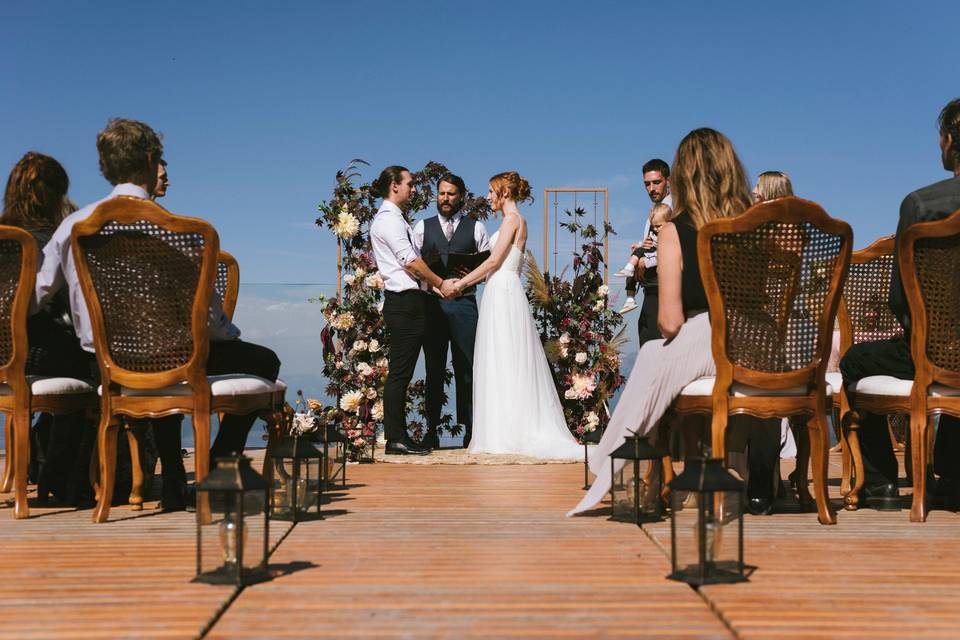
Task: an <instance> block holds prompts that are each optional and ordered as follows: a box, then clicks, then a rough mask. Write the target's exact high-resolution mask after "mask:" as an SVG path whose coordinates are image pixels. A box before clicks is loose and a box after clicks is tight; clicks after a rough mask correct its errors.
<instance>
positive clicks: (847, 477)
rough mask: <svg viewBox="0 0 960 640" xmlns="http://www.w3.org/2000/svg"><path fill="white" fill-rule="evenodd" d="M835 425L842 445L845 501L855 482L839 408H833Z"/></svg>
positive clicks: (841, 457) (842, 484) (842, 478)
mask: <svg viewBox="0 0 960 640" xmlns="http://www.w3.org/2000/svg"><path fill="white" fill-rule="evenodd" d="M833 424H834V425H835V427H836V432H837V441H838V442H839V443H840V465H841V476H840V494H841V495H843V497H844V499H846V497H847V495H848V494H849V493H850V485H851V483H852V481H853V477H852V475H851V472H852V469H853V460H852V459H851V458H850V445H849V444H847V436H846V434H845V433H844V432H843V427H842V426H841V425H840V408H839V407H834V408H833Z"/></svg>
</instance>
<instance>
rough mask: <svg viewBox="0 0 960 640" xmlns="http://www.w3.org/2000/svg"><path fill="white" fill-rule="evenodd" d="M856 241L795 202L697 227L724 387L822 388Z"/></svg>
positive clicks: (813, 208)
mask: <svg viewBox="0 0 960 640" xmlns="http://www.w3.org/2000/svg"><path fill="white" fill-rule="evenodd" d="M852 237H853V234H852V231H851V230H850V225H848V224H847V223H846V222H843V221H841V220H836V219H834V218H831V217H830V216H829V215H827V213H826V212H825V211H824V210H823V209H822V208H821V207H820V206H819V205H817V204H816V203H814V202H809V201H807V200H801V199H800V198H794V197H789V198H779V199H777V200H773V201H770V202H764V203H761V204H757V205H755V206H753V207H751V208H750V209H748V210H747V211H746V212H744V213H743V214H742V215H739V216H735V217H732V218H722V219H719V220H714V221H712V222H709V223H708V224H706V225H704V227H703V228H702V229H700V231H699V233H698V234H697V254H698V257H699V260H700V271H701V275H702V277H703V284H704V287H705V289H706V291H707V300H708V303H709V306H710V323H711V327H712V332H713V334H712V343H713V354H714V360H715V361H716V365H717V384H718V385H719V386H721V387H723V386H724V385H725V384H726V385H728V384H729V383H731V382H733V381H734V380H736V381H738V382H743V383H745V384H748V385H752V386H758V387H765V388H771V389H782V388H786V387H792V386H798V385H803V384H807V385H814V384H820V383H821V382H822V381H823V377H824V374H825V373H826V366H827V361H828V359H829V355H830V347H831V343H832V338H833V325H834V320H835V318H836V313H837V305H838V304H839V300H840V291H841V287H842V286H843V280H844V276H845V271H846V268H847V265H848V264H849V262H850V252H851V247H850V245H851V241H852Z"/></svg>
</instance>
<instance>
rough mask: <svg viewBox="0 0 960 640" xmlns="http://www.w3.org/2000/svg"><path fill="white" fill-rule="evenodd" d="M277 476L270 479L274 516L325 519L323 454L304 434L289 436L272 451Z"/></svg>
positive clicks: (296, 519) (298, 519)
mask: <svg viewBox="0 0 960 640" xmlns="http://www.w3.org/2000/svg"><path fill="white" fill-rule="evenodd" d="M270 456H271V458H273V479H272V481H271V482H270V509H271V513H270V517H271V518H273V519H274V520H288V521H290V522H302V521H304V520H321V519H323V516H322V515H320V498H321V496H322V493H323V475H322V474H323V471H322V470H321V468H320V467H321V465H322V464H323V463H324V462H325V461H324V459H323V454H321V453H320V451H319V450H318V449H317V448H316V447H315V446H313V445H312V444H311V443H310V442H308V441H307V440H305V439H304V438H303V437H301V436H288V437H286V438H284V439H283V440H281V441H280V443H279V444H278V445H277V446H276V447H275V448H274V450H273V451H271V452H270Z"/></svg>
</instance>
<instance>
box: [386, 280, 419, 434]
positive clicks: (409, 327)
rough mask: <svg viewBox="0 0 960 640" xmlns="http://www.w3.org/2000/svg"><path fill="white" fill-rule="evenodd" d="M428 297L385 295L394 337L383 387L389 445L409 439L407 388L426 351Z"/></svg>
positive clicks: (415, 293) (416, 292)
mask: <svg viewBox="0 0 960 640" xmlns="http://www.w3.org/2000/svg"><path fill="white" fill-rule="evenodd" d="M426 306H427V305H426V294H425V293H424V292H422V291H420V290H419V289H408V290H407V291H401V292H399V293H397V292H394V291H387V292H386V293H385V294H384V302H383V320H384V322H385V323H386V325H387V334H388V335H389V336H390V365H389V366H390V372H389V373H388V374H387V380H386V382H385V383H384V385H383V431H384V437H386V439H387V441H394V440H402V439H404V438H405V437H407V385H409V384H410V380H412V379H413V370H414V368H415V367H416V366H417V358H419V357H420V349H421V347H423V335H424V330H425V327H426V315H427V310H426Z"/></svg>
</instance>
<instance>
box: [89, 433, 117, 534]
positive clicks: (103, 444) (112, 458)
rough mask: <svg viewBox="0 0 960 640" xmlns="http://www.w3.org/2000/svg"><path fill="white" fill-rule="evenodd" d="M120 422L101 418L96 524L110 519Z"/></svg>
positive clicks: (98, 441)
mask: <svg viewBox="0 0 960 640" xmlns="http://www.w3.org/2000/svg"><path fill="white" fill-rule="evenodd" d="M119 429H120V421H119V420H118V419H117V418H116V416H110V415H104V416H101V417H100V428H99V430H98V431H97V449H98V450H99V452H100V464H99V467H100V489H99V491H98V495H97V507H96V509H94V510H93V521H94V522H106V521H107V518H109V517H110V503H111V502H112V501H113V483H114V480H115V476H116V475H117V435H118V432H119Z"/></svg>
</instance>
